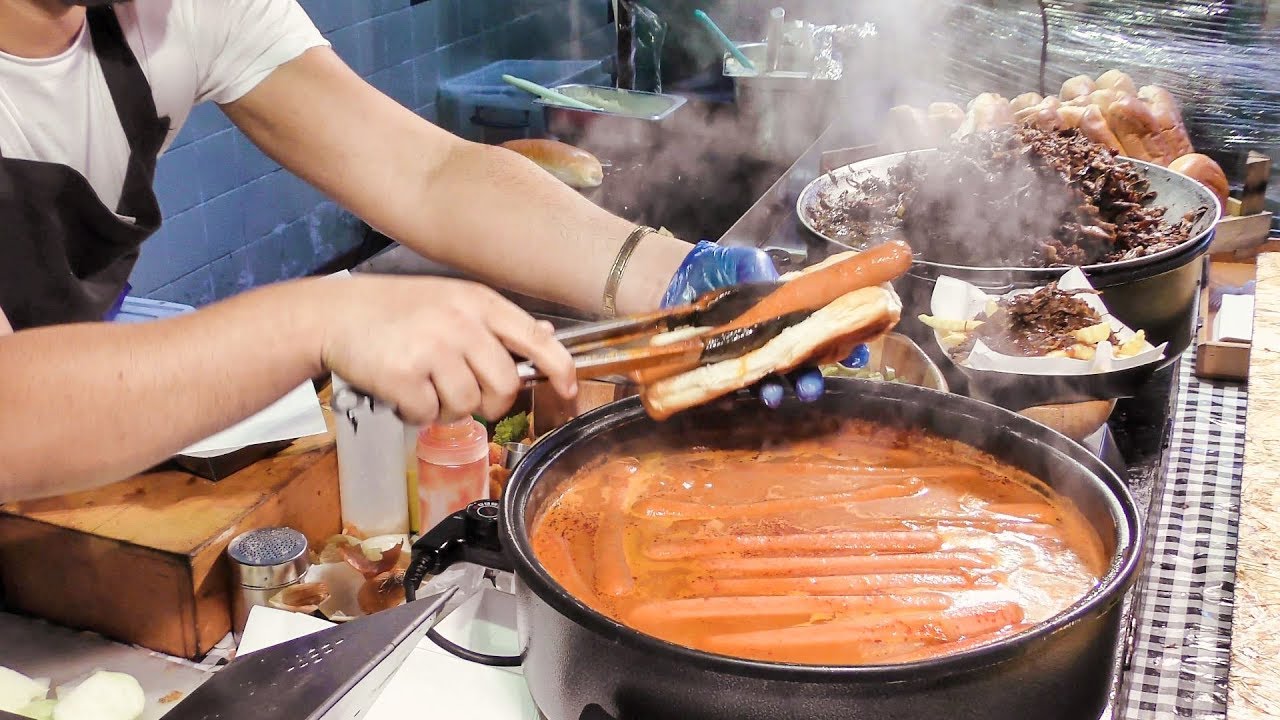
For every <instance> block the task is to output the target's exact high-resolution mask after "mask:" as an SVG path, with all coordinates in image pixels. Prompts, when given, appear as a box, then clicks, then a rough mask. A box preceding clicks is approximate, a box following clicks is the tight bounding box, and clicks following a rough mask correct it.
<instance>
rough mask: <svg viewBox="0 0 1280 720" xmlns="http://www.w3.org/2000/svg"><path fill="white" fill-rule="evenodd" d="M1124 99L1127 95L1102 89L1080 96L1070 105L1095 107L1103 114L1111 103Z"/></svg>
mask: <svg viewBox="0 0 1280 720" xmlns="http://www.w3.org/2000/svg"><path fill="white" fill-rule="evenodd" d="M1124 97H1129V93H1126V92H1121V91H1119V90H1113V89H1111V88H1103V89H1101V90H1094V91H1093V92H1091V93H1089V94H1088V95H1081V96H1080V97H1078V98H1076V99H1075V100H1072V101H1071V104H1072V105H1079V106H1080V107H1087V106H1089V105H1096V106H1097V108H1098V109H1099V110H1101V111H1102V112H1104V113H1105V112H1106V111H1107V110H1108V109H1109V108H1110V107H1111V103H1113V102H1115V101H1116V100H1119V99H1120V98H1124Z"/></svg>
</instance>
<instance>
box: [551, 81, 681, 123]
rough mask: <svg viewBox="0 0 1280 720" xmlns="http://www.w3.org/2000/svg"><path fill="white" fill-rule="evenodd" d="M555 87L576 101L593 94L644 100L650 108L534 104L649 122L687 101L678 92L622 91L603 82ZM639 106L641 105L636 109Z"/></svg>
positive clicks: (618, 98) (661, 118) (617, 99)
mask: <svg viewBox="0 0 1280 720" xmlns="http://www.w3.org/2000/svg"><path fill="white" fill-rule="evenodd" d="M552 90H555V91H556V92H559V93H561V94H563V95H567V96H569V97H571V98H573V99H575V100H581V99H582V97H581V96H582V95H584V94H586V93H588V92H589V93H590V94H592V95H595V96H597V97H600V98H602V99H605V100H615V99H616V101H618V102H620V103H621V102H628V101H630V102H636V103H645V104H646V105H647V107H645V108H644V111H643V112H640V113H628V112H615V111H610V110H580V109H578V108H572V107H566V106H564V105H560V104H559V103H554V102H550V101H548V100H545V99H543V98H538V99H536V100H534V101H533V104H535V105H541V106H542V107H543V108H546V109H547V110H555V111H557V112H560V111H564V112H570V113H574V114H586V115H597V116H602V117H607V118H619V119H627V120H647V121H649V122H658V121H661V120H665V119H666V118H667V117H668V116H670V115H671V113H674V112H675V111H676V110H679V109H680V107H681V106H683V105H684V104H685V102H686V100H685V98H683V97H680V96H679V95H666V94H663V93H651V92H641V91H639V90H620V89H618V88H611V87H604V86H601V85H586V84H583V83H569V84H566V85H557V86H555V87H554V88H552ZM637 109H639V108H637Z"/></svg>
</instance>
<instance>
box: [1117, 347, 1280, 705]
mask: <svg viewBox="0 0 1280 720" xmlns="http://www.w3.org/2000/svg"><path fill="white" fill-rule="evenodd" d="M1247 404H1248V393H1247V391H1246V388H1245V387H1244V386H1243V385H1238V384H1234V383H1218V382H1206V381H1201V380H1200V379H1198V378H1196V376H1195V372H1194V355H1193V354H1192V353H1187V354H1186V355H1185V356H1184V357H1183V360H1182V365H1181V368H1180V370H1179V382H1178V400H1177V403H1176V406H1175V413H1174V418H1173V428H1172V431H1171V435H1170V442H1169V451H1168V452H1169V457H1168V467H1167V471H1166V473H1165V477H1164V478H1163V488H1162V489H1161V488H1157V491H1156V492H1157V493H1158V494H1157V495H1156V496H1153V498H1152V506H1151V515H1150V517H1149V519H1148V523H1147V528H1148V535H1147V540H1148V542H1149V543H1150V544H1151V548H1150V554H1149V555H1148V557H1149V558H1150V564H1149V566H1148V567H1147V568H1146V571H1145V572H1144V573H1143V575H1142V576H1141V578H1140V579H1139V585H1138V588H1137V593H1138V594H1137V596H1136V604H1135V610H1134V613H1135V622H1134V626H1133V627H1134V637H1133V643H1132V657H1131V659H1130V666H1129V668H1128V670H1127V672H1126V673H1125V675H1124V678H1123V680H1122V685H1121V693H1120V705H1119V709H1120V712H1119V713H1118V714H1117V715H1118V717H1119V718H1123V720H1139V719H1140V720H1150V719H1153V718H1161V719H1163V718H1184V717H1191V718H1198V719H1205V718H1208V719H1213V718H1225V717H1226V710H1227V676H1228V668H1229V664H1230V661H1231V614H1232V607H1233V605H1232V595H1233V591H1234V588H1235V565H1236V540H1237V537H1238V535H1237V525H1238V520H1239V517H1240V484H1241V478H1242V475H1243V472H1244V437H1245V435H1244V431H1245V409H1246V406H1247ZM1277 422H1280V418H1277Z"/></svg>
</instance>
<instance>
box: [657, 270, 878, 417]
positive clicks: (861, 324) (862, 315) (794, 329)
mask: <svg viewBox="0 0 1280 720" xmlns="http://www.w3.org/2000/svg"><path fill="white" fill-rule="evenodd" d="M836 257H840V256H836ZM816 267H818V266H815V268H816ZM813 269H814V268H809V269H807V270H806V272H808V271H812V270H813ZM901 314H902V301H901V300H900V299H899V298H898V295H897V293H895V292H894V291H893V286H892V285H890V284H889V283H885V284H884V285H875V286H872V287H865V288H862V289H860V290H854V291H853V292H850V293H848V294H846V295H843V296H841V297H840V298H838V299H837V300H836V301H835V302H832V303H831V304H829V305H827V306H826V307H823V308H821V309H819V310H817V311H815V312H814V313H813V314H812V315H810V316H809V317H807V318H805V319H804V320H801V321H800V322H798V323H796V324H795V325H792V326H791V327H788V328H787V329H785V330H783V331H782V333H781V334H779V335H778V336H777V337H775V338H774V339H772V340H770V341H769V342H767V343H765V344H764V346H763V347H761V348H759V349H757V350H753V351H751V352H749V353H747V354H745V355H743V356H742V357H740V358H735V359H732V360H725V361H722V362H718V363H712V364H710V365H703V366H701V367H699V368H697V369H694V370H690V371H688V372H685V373H681V374H679V375H675V376H672V377H668V378H664V379H662V380H659V381H657V382H655V383H652V384H649V385H645V386H644V387H642V388H641V390H640V400H641V402H642V403H643V404H644V407H645V410H646V411H647V412H648V413H649V416H650V417H652V418H654V419H655V420H665V419H667V418H669V417H671V416H672V415H674V414H676V413H678V412H680V411H682V410H687V409H688V408H691V407H694V406H697V405H701V404H703V403H706V402H710V401H711V400H714V399H716V398H718V397H722V396H724V395H727V394H729V393H731V392H735V391H737V390H740V389H742V388H744V387H748V386H750V385H752V384H754V383H755V382H757V381H758V380H760V379H761V378H764V377H765V376H767V375H771V374H774V373H786V372H788V371H790V370H793V369H794V368H796V367H799V366H800V365H803V364H806V363H809V362H815V363H818V364H821V363H823V362H835V358H836V357H844V356H846V355H848V354H849V350H850V349H851V348H852V347H853V346H854V345H857V344H858V343H867V342H871V341H873V340H875V339H876V338H878V337H880V336H881V335H884V334H885V333H886V332H888V331H889V330H890V329H892V328H893V326H894V325H896V324H897V323H898V319H899V318H900V317H901ZM832 348H840V350H839V351H838V352H834V353H832V352H831V350H832ZM841 352H842V353H843V355H842V354H841ZM833 355H834V357H832V356H833Z"/></svg>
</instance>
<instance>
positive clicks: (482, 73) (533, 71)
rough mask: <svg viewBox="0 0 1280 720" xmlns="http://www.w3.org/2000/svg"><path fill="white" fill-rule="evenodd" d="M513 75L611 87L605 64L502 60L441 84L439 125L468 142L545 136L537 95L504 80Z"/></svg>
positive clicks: (539, 80)
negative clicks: (505, 77)
mask: <svg viewBox="0 0 1280 720" xmlns="http://www.w3.org/2000/svg"><path fill="white" fill-rule="evenodd" d="M503 75H514V76H516V77H518V78H523V79H525V80H529V81H532V82H535V83H537V84H539V85H542V86H543V87H552V86H555V85H563V84H566V83H584V84H593V85H600V84H605V85H607V84H609V74H608V72H607V71H606V70H605V68H604V63H603V61H601V60H500V61H498V62H495V63H491V64H489V65H485V66H484V67H482V68H480V69H478V70H473V71H471V72H469V73H467V74H465V75H459V76H458V77H455V78H450V79H448V80H446V81H444V82H443V83H441V84H440V90H439V96H438V98H437V104H436V117H437V121H438V122H439V124H440V126H441V127H443V128H445V129H447V130H450V131H452V132H454V133H455V134H457V135H460V136H462V137H464V138H466V139H468V140H474V141H476V142H484V143H490V144H496V143H501V142H506V141H507V140H514V139H516V138H527V137H539V136H541V135H543V134H545V133H546V127H545V123H544V121H543V113H542V108H541V107H540V106H537V105H534V104H533V101H534V99H535V98H534V96H533V95H530V94H529V93H527V92H525V91H523V90H518V89H516V88H514V87H511V86H510V85H508V84H506V83H505V82H503V81H502V76H503Z"/></svg>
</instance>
